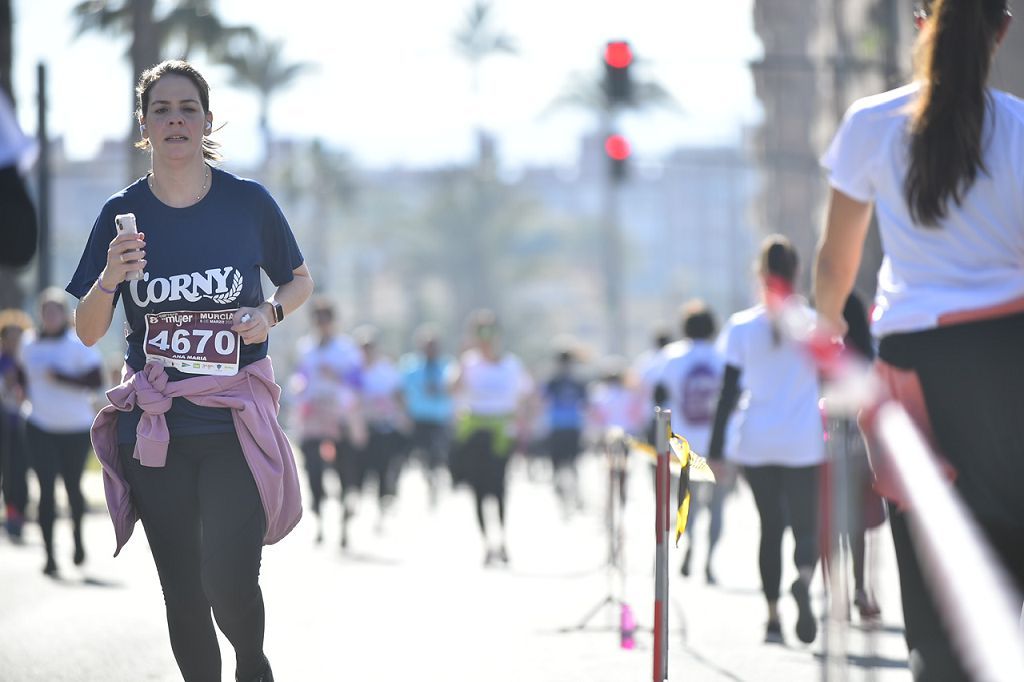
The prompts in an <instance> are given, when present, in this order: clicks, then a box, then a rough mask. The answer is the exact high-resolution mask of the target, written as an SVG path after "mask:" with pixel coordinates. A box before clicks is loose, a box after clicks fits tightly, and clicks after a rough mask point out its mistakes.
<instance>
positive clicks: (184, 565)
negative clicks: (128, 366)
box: [120, 433, 266, 682]
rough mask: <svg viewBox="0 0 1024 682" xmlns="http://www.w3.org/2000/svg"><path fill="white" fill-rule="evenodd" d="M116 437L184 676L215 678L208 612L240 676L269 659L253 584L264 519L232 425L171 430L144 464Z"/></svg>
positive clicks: (206, 681) (216, 656)
mask: <svg viewBox="0 0 1024 682" xmlns="http://www.w3.org/2000/svg"><path fill="white" fill-rule="evenodd" d="M133 447H134V446H133V445H121V447H120V456H121V462H122V465H123V466H124V471H125V477H126V478H127V480H128V484H129V486H130V487H131V493H132V500H133V501H134V503H135V506H136V508H137V509H138V512H139V517H140V518H141V520H142V525H143V527H144V528H145V529H146V537H147V538H148V539H149V546H150V549H151V550H152V552H153V559H154V561H155V562H156V568H157V572H158V573H159V575H160V585H161V586H162V587H163V592H164V602H165V603H166V605H167V626H168V629H169V631H170V636H171V648H172V649H173V650H174V657H175V659H176V660H177V661H178V667H179V668H180V670H181V674H182V677H183V678H184V679H185V682H219V680H220V668H221V660H220V649H219V647H218V645H217V636H216V633H215V632H214V629H213V620H212V619H211V618H210V610H211V608H212V610H213V617H214V618H216V620H217V625H218V626H220V630H221V632H223V633H224V635H225V636H226V637H227V638H228V641H230V642H231V644H232V646H233V647H234V649H235V659H236V669H237V677H238V679H240V680H248V679H251V678H253V677H255V676H256V675H258V674H259V673H260V672H261V671H262V670H263V669H264V666H265V659H264V657H263V630H264V611H263V594H262V592H261V591H260V586H259V571H260V559H261V557H262V551H263V534H264V532H265V527H266V518H265V515H264V511H263V504H262V502H261V501H260V496H259V492H258V491H257V490H256V483H255V481H254V480H253V477H252V473H251V471H250V470H249V466H248V464H246V461H245V457H244V456H243V454H242V448H241V446H240V445H239V443H238V438H237V436H236V435H235V434H233V433H226V434H213V435H207V436H186V437H179V438H171V443H170V448H169V450H168V453H167V464H166V466H164V467H161V468H152V467H144V466H142V464H141V463H139V461H138V460H136V459H135V458H134V457H133V456H132V452H133Z"/></svg>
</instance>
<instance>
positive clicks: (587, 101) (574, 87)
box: [548, 62, 682, 117]
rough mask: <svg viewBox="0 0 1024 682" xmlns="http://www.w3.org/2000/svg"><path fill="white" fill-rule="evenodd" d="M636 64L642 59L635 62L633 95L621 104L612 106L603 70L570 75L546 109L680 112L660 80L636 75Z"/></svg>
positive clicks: (607, 112) (601, 112)
mask: <svg viewBox="0 0 1024 682" xmlns="http://www.w3.org/2000/svg"><path fill="white" fill-rule="evenodd" d="M637 66H640V67H642V66H643V62H634V66H633V75H632V79H633V86H632V96H631V97H630V100H629V102H628V103H626V104H625V105H624V106H623V105H621V104H620V105H617V106H615V107H613V105H612V103H611V102H612V99H611V96H610V94H609V92H608V84H607V81H606V79H605V78H604V75H603V72H601V73H598V72H594V73H574V74H572V75H570V77H569V80H568V81H567V82H566V84H565V87H564V88H563V89H562V92H561V93H560V94H559V95H558V97H556V98H555V100H554V101H553V102H552V103H551V105H550V106H549V107H548V110H549V111H551V110H554V109H561V108H565V107H574V108H577V109H583V110H585V111H590V112H593V113H595V114H597V115H599V116H609V117H610V116H611V114H612V113H613V109H619V108H625V109H629V110H634V111H642V110H646V109H667V110H670V111H681V110H682V108H681V107H680V106H679V102H677V101H676V99H675V98H674V97H673V96H672V94H671V93H669V91H668V90H666V89H665V87H664V86H663V85H662V84H661V83H659V82H657V81H655V80H653V79H650V78H646V77H644V76H643V74H642V73H641V74H639V75H638V74H637V73H636V69H637Z"/></svg>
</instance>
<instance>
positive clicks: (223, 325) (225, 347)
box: [144, 310, 241, 376]
mask: <svg viewBox="0 0 1024 682" xmlns="http://www.w3.org/2000/svg"><path fill="white" fill-rule="evenodd" d="M234 314H235V311H234V310H216V311H210V312H191V311H179V312H174V313H148V314H147V315H146V340H145V342H144V343H145V348H146V361H147V362H151V361H152V362H159V363H161V364H163V365H164V366H165V367H173V368H174V369H176V370H178V371H180V372H186V373H188V374H213V375H217V376H233V375H235V374H237V373H238V352H239V347H240V345H241V341H240V340H239V338H238V333H237V332H233V331H231V326H232V324H234Z"/></svg>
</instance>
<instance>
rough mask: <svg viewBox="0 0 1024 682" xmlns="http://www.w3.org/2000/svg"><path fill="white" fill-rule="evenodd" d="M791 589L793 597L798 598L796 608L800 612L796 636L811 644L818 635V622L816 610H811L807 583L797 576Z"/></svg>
mask: <svg viewBox="0 0 1024 682" xmlns="http://www.w3.org/2000/svg"><path fill="white" fill-rule="evenodd" d="M789 591H790V593H791V594H792V595H793V599H795V600H796V608H797V610H798V612H799V616H798V617H797V621H796V636H797V637H798V638H799V639H800V641H801V642H803V643H804V644H810V643H811V642H813V641H814V638H815V637H817V636H818V622H817V621H816V620H814V612H813V611H812V610H811V595H810V592H809V591H808V590H807V583H805V582H804V581H803V580H800V579H799V578H797V579H796V580H795V581H794V582H793V585H792V587H790V588H789Z"/></svg>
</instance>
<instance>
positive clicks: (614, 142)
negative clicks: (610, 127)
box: [604, 135, 632, 161]
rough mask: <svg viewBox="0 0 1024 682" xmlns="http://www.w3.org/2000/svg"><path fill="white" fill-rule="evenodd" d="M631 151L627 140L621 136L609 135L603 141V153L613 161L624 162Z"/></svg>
mask: <svg viewBox="0 0 1024 682" xmlns="http://www.w3.org/2000/svg"><path fill="white" fill-rule="evenodd" d="M631 151H632V150H631V149H630V147H629V140H627V139H626V138H624V137H623V136H622V135H609V136H608V137H607V138H605V141H604V152H605V154H607V155H608V158H610V159H612V160H613V161H625V160H626V159H628V158H629V154H630V152H631Z"/></svg>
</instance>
